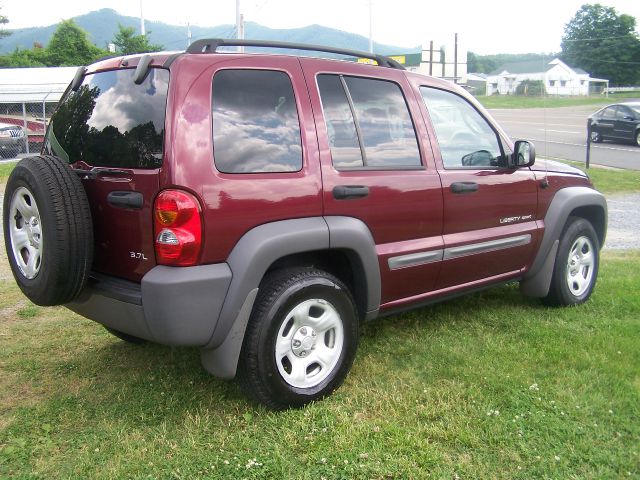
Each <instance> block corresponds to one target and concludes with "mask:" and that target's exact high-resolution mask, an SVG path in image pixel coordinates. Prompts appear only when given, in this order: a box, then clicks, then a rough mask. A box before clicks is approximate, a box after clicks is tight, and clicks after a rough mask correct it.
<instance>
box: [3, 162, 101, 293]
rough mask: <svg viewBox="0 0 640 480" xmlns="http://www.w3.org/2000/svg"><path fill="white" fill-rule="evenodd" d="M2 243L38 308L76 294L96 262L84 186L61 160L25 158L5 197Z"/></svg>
mask: <svg viewBox="0 0 640 480" xmlns="http://www.w3.org/2000/svg"><path fill="white" fill-rule="evenodd" d="M2 224H3V228H4V242H5V247H6V250H7V257H8V259H9V264H10V265H11V270H12V272H13V276H14V278H15V279H16V282H17V283H18V286H19V287H20V289H21V290H22V292H23V293H24V294H25V295H26V296H27V298H29V300H31V301H32V302H33V303H35V304H37V305H60V304H63V303H67V302H70V301H71V300H73V299H74V298H75V297H77V296H78V294H79V293H80V291H81V290H82V288H83V287H84V284H85V282H86V280H87V276H88V274H89V270H90V268H91V263H92V261H93V229H92V225H91V212H90V210H89V203H88V201H87V196H86V193H85V191H84V187H83V186H82V183H81V182H80V180H79V179H78V177H77V176H76V175H75V174H74V173H73V171H72V170H71V169H70V168H69V166H68V165H67V164H66V163H65V162H64V161H62V160H61V159H59V158H57V157H53V156H47V155H42V156H38V157H29V158H25V159H23V160H21V161H20V162H19V163H18V164H17V165H16V167H15V168H14V169H13V171H12V172H11V175H10V176H9V180H8V182H7V187H6V190H5V196H4V205H3V218H2Z"/></svg>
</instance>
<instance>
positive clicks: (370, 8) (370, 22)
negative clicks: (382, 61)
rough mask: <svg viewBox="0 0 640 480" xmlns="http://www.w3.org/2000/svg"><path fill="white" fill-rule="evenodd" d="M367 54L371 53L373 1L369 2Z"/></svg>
mask: <svg viewBox="0 0 640 480" xmlns="http://www.w3.org/2000/svg"><path fill="white" fill-rule="evenodd" d="M369 53H373V0H369Z"/></svg>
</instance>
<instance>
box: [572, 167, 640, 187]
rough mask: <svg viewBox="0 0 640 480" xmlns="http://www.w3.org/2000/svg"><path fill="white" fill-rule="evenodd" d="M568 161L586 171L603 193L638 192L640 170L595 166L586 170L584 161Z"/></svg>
mask: <svg viewBox="0 0 640 480" xmlns="http://www.w3.org/2000/svg"><path fill="white" fill-rule="evenodd" d="M568 163H571V165H574V166H576V167H578V168H580V169H581V170H583V171H585V172H587V173H588V174H589V178H591V181H592V182H593V185H594V186H595V187H596V188H597V189H598V190H600V192H602V193H603V194H605V195H612V194H616V193H638V192H640V171H638V170H611V169H608V168H601V167H597V166H596V167H594V166H592V167H591V168H590V169H589V170H587V169H586V168H585V167H584V163H577V162H568Z"/></svg>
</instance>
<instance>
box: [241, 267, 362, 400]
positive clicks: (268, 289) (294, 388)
mask: <svg viewBox="0 0 640 480" xmlns="http://www.w3.org/2000/svg"><path fill="white" fill-rule="evenodd" d="M357 345H358V318H357V314H356V307H355V304H354V301H353V298H352V296H351V294H350V292H349V290H348V289H347V288H346V286H345V285H344V284H343V283H342V282H341V281H340V280H338V279H337V278H335V277H334V276H332V275H330V274H328V273H326V272H323V271H321V270H315V269H288V270H283V271H280V272H277V273H275V274H272V275H270V276H268V277H267V278H265V280H264V281H263V283H262V285H261V287H260V292H259V294H258V298H257V299H256V304H255V306H254V310H253V313H252V315H251V319H250V320H249V325H248V326H247V332H246V335H245V340H244V343H243V347H242V353H241V358H240V364H239V371H238V379H239V381H240V384H241V386H242V387H243V389H244V390H245V391H246V393H247V394H248V395H249V396H251V397H253V398H254V399H255V400H257V401H259V402H260V403H263V404H265V405H266V406H268V407H270V408H274V409H282V408H287V407H299V406H302V405H304V404H306V403H309V402H311V401H313V400H316V399H320V398H322V397H325V396H326V395H328V394H330V393H331V392H333V390H335V389H336V388H338V387H339V386H340V384H341V383H342V382H343V380H344V378H345V377H346V375H347V373H348V371H349V369H350V368H351V364H352V363H353V359H354V356H355V352H356V349H357Z"/></svg>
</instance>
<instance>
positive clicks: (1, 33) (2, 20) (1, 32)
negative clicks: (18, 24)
mask: <svg viewBox="0 0 640 480" xmlns="http://www.w3.org/2000/svg"><path fill="white" fill-rule="evenodd" d="M1 9H2V7H0V10H1ZM7 23H9V19H8V18H7V17H5V16H4V15H2V14H1V13H0V38H2V37H8V36H9V35H11V32H10V31H9V30H5V29H4V28H1V26H2V25H6V24H7Z"/></svg>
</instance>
